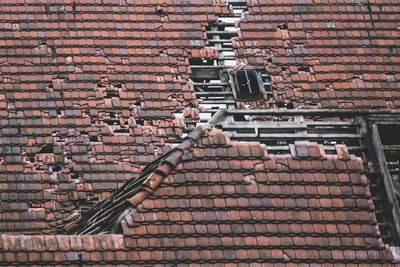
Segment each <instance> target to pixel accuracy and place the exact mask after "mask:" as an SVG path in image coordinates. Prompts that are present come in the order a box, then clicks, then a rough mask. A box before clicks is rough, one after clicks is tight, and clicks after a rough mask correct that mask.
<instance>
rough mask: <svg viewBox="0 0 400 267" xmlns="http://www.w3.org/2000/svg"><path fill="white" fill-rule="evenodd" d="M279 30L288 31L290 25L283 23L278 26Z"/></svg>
mask: <svg viewBox="0 0 400 267" xmlns="http://www.w3.org/2000/svg"><path fill="white" fill-rule="evenodd" d="M277 28H278V29H281V30H286V29H288V25H287V23H283V24H280V25H278V26H277Z"/></svg>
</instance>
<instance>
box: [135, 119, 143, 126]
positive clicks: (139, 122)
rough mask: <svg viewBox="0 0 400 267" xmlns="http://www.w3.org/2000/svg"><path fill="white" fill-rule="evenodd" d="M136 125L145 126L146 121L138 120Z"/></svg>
mask: <svg viewBox="0 0 400 267" xmlns="http://www.w3.org/2000/svg"><path fill="white" fill-rule="evenodd" d="M136 124H139V125H144V120H136Z"/></svg>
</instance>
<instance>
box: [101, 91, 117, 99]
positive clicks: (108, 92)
mask: <svg viewBox="0 0 400 267" xmlns="http://www.w3.org/2000/svg"><path fill="white" fill-rule="evenodd" d="M118 96H119V95H118V92H116V91H111V90H107V91H106V96H105V97H104V98H111V97H118Z"/></svg>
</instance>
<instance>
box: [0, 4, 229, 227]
mask: <svg viewBox="0 0 400 267" xmlns="http://www.w3.org/2000/svg"><path fill="white" fill-rule="evenodd" d="M158 6H159V8H157V7H158ZM0 11H1V12H0V162H1V164H0V177H1V181H0V200H1V201H0V209H1V210H2V213H1V223H0V233H29V234H38V233H47V232H49V231H50V228H51V226H49V223H51V222H54V221H56V220H60V219H62V218H63V217H64V216H65V215H66V214H68V213H69V212H70V210H71V209H72V208H74V207H76V206H81V205H83V204H84V205H88V204H87V203H85V202H86V200H87V199H94V198H98V199H101V198H105V197H107V196H109V195H110V193H111V192H113V191H114V190H116V189H117V188H118V187H120V186H121V185H123V184H124V183H125V182H126V181H127V180H129V179H130V178H131V177H133V176H135V174H137V173H139V172H140V170H141V168H143V167H144V166H145V165H146V164H147V163H148V162H151V161H152V160H154V159H155V158H156V157H157V155H158V154H162V152H164V151H165V150H166V147H165V142H168V141H169V140H175V139H176V138H178V137H179V136H180V135H181V134H182V130H183V128H184V123H183V121H182V120H180V119H176V118H175V116H174V115H173V113H174V112H175V111H179V112H182V110H183V109H185V108H187V107H188V106H194V103H193V101H194V99H195V96H194V94H193V88H191V87H190V86H189V85H188V84H187V78H188V77H189V68H188V64H189V63H188V59H187V57H188V55H190V54H191V53H197V54H199V53H200V52H199V51H200V50H201V49H202V48H203V47H204V45H205V39H206V37H205V36H204V32H203V31H205V26H207V25H208V24H209V22H212V21H215V20H216V16H217V15H218V14H220V13H222V12H225V13H227V12H229V11H228V10H227V8H226V7H225V4H224V2H223V1H210V0H204V1H203V0H198V1H173V3H172V2H171V1H169V3H165V1H161V0H158V1H155V0H146V1H144V0H143V1H130V0H127V1H125V0H123V1H122V0H121V1H115V0H104V1H97V0H89V1H74V0H60V1H58V0H57V1H24V0H15V1H2V3H1V4H0ZM189 109H190V108H189ZM189 113H190V112H189ZM194 114H195V113H194ZM3 178H4V179H3Z"/></svg>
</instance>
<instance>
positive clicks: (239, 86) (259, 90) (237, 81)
mask: <svg viewBox="0 0 400 267" xmlns="http://www.w3.org/2000/svg"><path fill="white" fill-rule="evenodd" d="M231 80H232V83H233V86H232V87H233V88H234V93H235V97H236V98H237V99H243V100H255V99H261V98H263V96H264V94H263V91H264V87H263V85H262V80H261V77H260V76H259V74H258V73H257V72H256V71H254V70H238V71H236V72H235V73H233V74H232V79H231Z"/></svg>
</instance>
